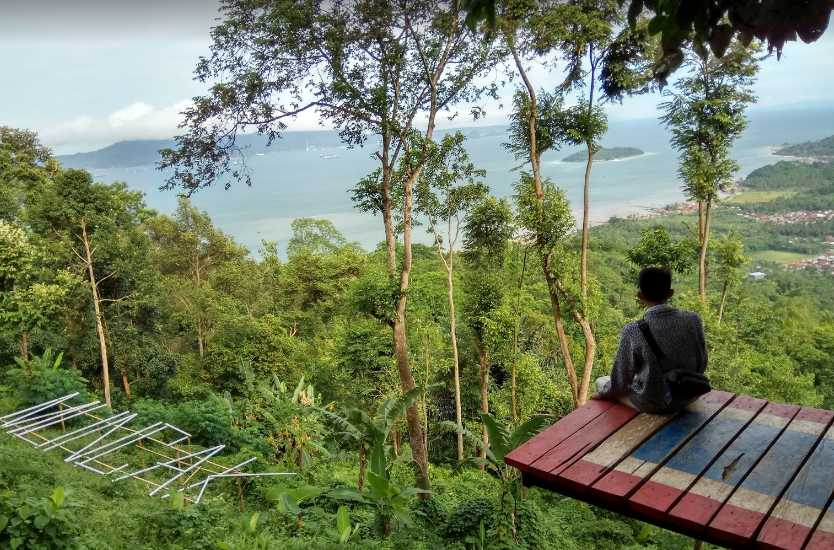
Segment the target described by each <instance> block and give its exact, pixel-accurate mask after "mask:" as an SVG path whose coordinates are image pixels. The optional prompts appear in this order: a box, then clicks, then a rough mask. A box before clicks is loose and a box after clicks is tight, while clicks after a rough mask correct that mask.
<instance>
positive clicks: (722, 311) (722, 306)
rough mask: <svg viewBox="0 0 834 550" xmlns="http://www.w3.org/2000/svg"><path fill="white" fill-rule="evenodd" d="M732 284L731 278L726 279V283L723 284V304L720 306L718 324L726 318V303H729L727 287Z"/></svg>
mask: <svg viewBox="0 0 834 550" xmlns="http://www.w3.org/2000/svg"><path fill="white" fill-rule="evenodd" d="M729 286H730V281H729V279H727V280H725V281H724V284H723V285H721V305H719V306H718V324H719V325H720V324H721V321H722V320H723V319H724V305H725V304H726V303H727V289H728V288H729Z"/></svg>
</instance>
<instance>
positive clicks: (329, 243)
mask: <svg viewBox="0 0 834 550" xmlns="http://www.w3.org/2000/svg"><path fill="white" fill-rule="evenodd" d="M291 225H292V237H290V242H289V243H287V256H290V257H293V256H296V255H298V254H307V255H309V254H327V253H331V252H335V251H336V250H338V249H339V248H341V247H343V246H345V245H346V244H347V240H345V237H344V235H342V234H341V233H339V231H338V230H337V229H336V227H335V226H334V225H333V224H332V223H331V222H330V221H329V220H316V219H313V218H296V219H294V220H293V221H292V224H291Z"/></svg>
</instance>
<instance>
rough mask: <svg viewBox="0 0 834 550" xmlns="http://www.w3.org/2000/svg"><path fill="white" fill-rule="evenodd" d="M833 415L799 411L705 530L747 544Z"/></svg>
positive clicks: (729, 540) (734, 542)
mask: <svg viewBox="0 0 834 550" xmlns="http://www.w3.org/2000/svg"><path fill="white" fill-rule="evenodd" d="M832 417H834V413H832V412H830V411H821V410H817V409H802V410H800V411H799V413H798V414H797V415H796V416H795V417H794V418H793V420H791V422H790V424H789V425H788V429H786V430H785V431H784V432H782V434H781V435H780V436H779V439H778V440H777V441H776V443H775V444H774V445H773V446H772V447H771V448H770V449H769V450H768V451H767V453H765V455H764V456H763V457H762V459H761V460H760V461H759V462H758V464H756V465H755V466H754V467H753V469H752V471H751V472H750V474H749V475H748V476H747V478H745V479H744V481H742V482H741V484H740V485H739V486H738V487H737V488H736V490H735V492H734V493H733V494H732V496H731V497H730V498H729V500H727V502H726V503H725V504H724V505H723V506H722V507H721V509H720V510H719V511H718V513H717V514H716V515H715V517H714V518H713V519H712V521H711V522H710V523H709V525H708V526H707V532H708V533H710V534H711V535H712V536H713V537H715V538H720V539H722V540H726V541H727V542H728V543H729V544H732V545H741V544H748V543H749V542H750V541H751V539H752V538H753V537H754V535H755V534H756V532H757V530H758V529H759V527H760V526H761V525H762V523H763V522H764V521H765V520H766V519H767V516H768V515H769V513H770V510H771V508H772V507H773V505H774V504H775V502H776V500H777V499H778V498H779V495H780V494H781V493H782V492H783V491H784V489H785V487H786V486H787V485H788V484H789V483H790V482H791V480H792V479H793V477H794V475H795V474H796V472H797V470H798V469H799V467H800V466H801V464H802V462H803V460H805V458H806V457H807V456H808V453H810V452H811V449H812V448H813V447H814V445H815V444H816V442H817V440H819V438H820V436H821V435H822V433H823V432H824V431H825V429H826V428H827V425H828V423H829V422H830V420H831V419H832Z"/></svg>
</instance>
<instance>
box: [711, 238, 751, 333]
mask: <svg viewBox="0 0 834 550" xmlns="http://www.w3.org/2000/svg"><path fill="white" fill-rule="evenodd" d="M714 252H715V265H716V270H715V271H716V276H717V277H718V280H719V282H720V283H721V298H720V300H719V306H718V324H721V321H722V320H723V319H724V306H725V305H726V303H727V293H728V291H729V290H730V289H731V288H732V287H733V286H735V285H738V284H739V283H740V282H741V277H742V273H741V266H743V265H744V264H746V263H747V261H748V258H747V257H746V256H745V255H744V243H743V242H742V240H741V238H740V237H739V236H738V235H737V234H736V233H734V232H730V233H728V234H726V235H724V236H723V237H721V238H719V239H717V240H716V242H715V247H714Z"/></svg>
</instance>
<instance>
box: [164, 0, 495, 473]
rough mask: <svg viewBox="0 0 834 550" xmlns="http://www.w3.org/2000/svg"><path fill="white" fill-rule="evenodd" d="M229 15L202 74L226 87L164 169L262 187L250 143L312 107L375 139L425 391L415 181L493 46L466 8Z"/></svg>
mask: <svg viewBox="0 0 834 550" xmlns="http://www.w3.org/2000/svg"><path fill="white" fill-rule="evenodd" d="M221 11H222V13H223V16H224V21H223V22H222V23H221V24H220V25H218V26H217V27H216V28H215V29H214V30H213V31H212V37H213V45H212V55H211V56H210V57H208V58H205V59H203V60H201V61H200V63H199V64H198V67H197V78H198V79H200V80H203V81H212V82H216V83H215V84H214V85H213V86H212V88H211V92H210V94H209V95H207V96H204V97H200V98H197V99H196V100H195V102H194V105H193V107H191V108H189V109H188V110H186V112H185V120H184V122H183V127H184V128H185V130H186V131H185V132H184V133H183V134H182V135H180V136H179V137H177V147H176V148H175V149H173V150H168V151H164V152H163V161H162V165H161V166H162V167H168V168H171V169H172V170H173V172H172V176H171V179H170V180H169V187H183V188H185V190H186V191H188V192H193V191H194V190H196V189H199V188H201V187H207V186H210V185H212V184H214V183H216V182H217V181H218V179H219V178H221V177H225V176H228V175H230V176H231V177H232V180H238V181H245V182H250V175H249V174H248V172H246V170H245V168H244V167H245V163H243V162H241V161H240V160H239V159H240V154H239V153H240V148H239V145H238V143H237V138H238V136H239V135H240V134H241V133H242V132H244V131H245V130H247V129H250V128H251V129H256V130H257V131H258V132H259V133H260V134H262V135H264V136H266V138H267V139H269V140H273V139H275V138H277V137H279V136H280V133H281V131H283V130H284V129H285V128H286V125H287V123H288V122H289V121H291V120H292V119H293V118H294V117H295V116H297V115H298V114H300V113H301V112H304V111H306V110H314V111H317V113H318V114H319V116H320V117H321V118H322V119H323V120H327V121H329V122H330V123H331V124H333V125H334V126H335V127H337V128H338V129H339V132H340V135H341V137H342V139H343V140H344V142H345V143H346V144H348V145H351V146H355V145H362V144H364V143H365V142H366V140H368V138H369V137H371V136H374V139H375V141H376V142H377V144H378V145H377V147H376V151H375V153H374V155H375V158H376V159H377V160H378V162H379V169H378V171H377V172H375V174H374V177H372V178H370V179H366V180H363V181H364V182H365V183H369V182H370V183H371V185H370V186H366V187H365V188H364V191H369V192H370V194H368V193H361V192H360V193H359V196H360V206H367V205H368V204H372V205H373V206H372V207H371V209H372V210H375V211H378V212H380V213H381V214H382V218H383V225H384V228H385V241H386V265H387V269H388V275H389V278H390V279H391V281H392V282H396V284H397V287H398V293H397V296H396V300H395V301H396V304H395V305H394V308H393V309H394V312H395V315H394V316H393V318H392V320H391V329H392V334H393V345H394V355H395V359H396V365H397V372H398V374H399V378H400V383H401V386H402V391H403V392H409V391H411V389H413V388H414V386H415V383H414V376H413V374H412V370H411V365H410V362H409V353H408V338H407V331H406V306H407V303H408V289H409V285H410V278H411V269H412V262H413V252H412V240H413V221H414V220H413V215H414V211H413V210H414V185H415V182H416V181H417V180H418V179H419V177H420V173H421V171H422V169H423V166H424V164H425V162H426V160H427V153H428V151H429V144H430V143H431V142H432V138H433V135H434V130H435V127H436V124H437V117H438V116H439V115H440V114H441V113H442V112H444V111H449V110H451V109H452V108H453V106H454V105H456V104H458V103H460V102H462V101H468V100H473V99H475V98H476V97H477V96H478V95H479V94H480V93H482V92H484V91H485V89H486V88H487V87H488V86H478V85H475V84H474V82H476V78H477V77H478V76H479V75H481V74H484V72H485V71H487V70H488V69H489V68H490V67H491V66H492V65H494V63H495V57H494V55H493V49H492V46H491V44H490V43H489V42H484V41H482V40H478V39H476V38H475V37H474V36H473V35H472V32H471V31H470V30H469V29H468V28H467V27H466V26H465V25H464V24H463V23H464V18H465V13H464V12H463V10H462V9H461V6H460V4H459V2H457V1H450V2H444V3H442V4H440V5H438V4H436V3H434V2H429V1H427V0H422V1H409V2H406V1H404V0H400V1H397V2H381V1H379V0H353V1H351V2H346V3H341V2H334V3H329V2H305V3H300V4H293V5H291V6H287V5H285V4H284V3H279V4H269V5H267V6H263V5H260V4H253V3H252V2H249V1H246V0H225V1H224V2H223V3H222V4H221ZM476 112H477V111H476ZM418 122H421V123H422V124H420V127H421V130H417V129H416V128H417V123H418ZM236 163H237V164H236ZM395 200H396V202H395ZM395 217H399V220H400V223H397V224H396V225H395ZM398 234H399V235H402V247H401V256H400V255H398V246H397V236H398ZM406 420H407V424H408V429H409V437H410V441H411V447H412V455H413V457H414V462H415V467H416V470H417V478H418V484H419V485H420V487H422V488H428V487H429V477H428V458H427V455H426V451H425V442H424V437H423V427H422V423H421V420H420V418H419V414H418V410H417V406H416V404H412V405H411V406H410V407H409V408H408V411H407V413H406Z"/></svg>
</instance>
